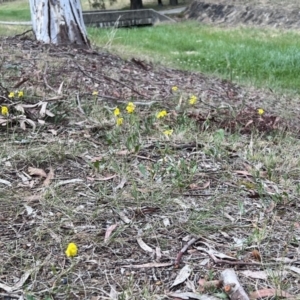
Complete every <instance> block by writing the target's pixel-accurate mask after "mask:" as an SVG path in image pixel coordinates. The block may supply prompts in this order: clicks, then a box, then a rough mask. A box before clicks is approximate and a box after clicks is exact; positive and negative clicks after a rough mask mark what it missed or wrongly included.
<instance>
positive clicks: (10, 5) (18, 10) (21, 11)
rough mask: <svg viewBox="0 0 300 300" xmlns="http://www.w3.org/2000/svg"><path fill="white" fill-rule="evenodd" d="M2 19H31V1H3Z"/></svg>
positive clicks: (1, 8) (0, 5)
mask: <svg viewBox="0 0 300 300" xmlns="http://www.w3.org/2000/svg"><path fill="white" fill-rule="evenodd" d="M0 21H30V8H29V1H20V0H19V1H12V2H3V3H1V4H0Z"/></svg>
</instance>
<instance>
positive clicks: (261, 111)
mask: <svg viewBox="0 0 300 300" xmlns="http://www.w3.org/2000/svg"><path fill="white" fill-rule="evenodd" d="M264 112H265V111H264V110H263V109H262V108H259V109H258V110H257V113H258V114H259V115H260V116H262V115H263V114H264Z"/></svg>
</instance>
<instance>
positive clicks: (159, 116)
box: [156, 110, 167, 119]
mask: <svg viewBox="0 0 300 300" xmlns="http://www.w3.org/2000/svg"><path fill="white" fill-rule="evenodd" d="M166 115H167V111H166V110H161V111H160V112H158V113H157V115H156V118H157V119H160V118H163V117H165V116H166Z"/></svg>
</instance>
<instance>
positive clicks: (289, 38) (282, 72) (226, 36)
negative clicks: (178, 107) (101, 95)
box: [89, 22, 300, 92]
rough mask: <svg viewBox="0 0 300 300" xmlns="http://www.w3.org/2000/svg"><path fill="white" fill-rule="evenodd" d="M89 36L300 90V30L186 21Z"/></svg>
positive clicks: (131, 51) (121, 49) (185, 65)
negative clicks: (299, 72) (210, 24)
mask: <svg viewBox="0 0 300 300" xmlns="http://www.w3.org/2000/svg"><path fill="white" fill-rule="evenodd" d="M89 34H90V37H91V39H92V40H93V41H94V42H95V43H96V44H97V45H99V46H109V47H108V48H109V49H110V50H112V51H116V52H118V53H127V55H128V56H130V55H131V56H132V55H135V56H137V57H150V58H151V59H152V60H154V61H156V62H158V63H163V64H169V65H172V66H173V67H176V68H180V69H185V70H192V71H201V72H204V73H209V74H214V75H219V76H222V77H224V78H226V79H230V80H234V81H237V82H239V83H247V84H251V85H255V86H258V87H269V88H272V89H280V90H282V89H283V90H292V91H297V92H298V91H299V90H300V86H299V80H298V70H299V69H300V39H299V33H298V32H296V31H281V30H275V29H266V28H243V27H240V28H220V27H212V26H206V25H202V24H200V23H197V22H181V23H177V24H163V25H159V26H154V27H143V28H140V27H139V28H130V29H128V28H127V29H118V30H112V29H95V28H89Z"/></svg>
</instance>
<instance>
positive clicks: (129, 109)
mask: <svg viewBox="0 0 300 300" xmlns="http://www.w3.org/2000/svg"><path fill="white" fill-rule="evenodd" d="M126 110H127V112H128V113H129V114H132V113H133V112H134V110H135V105H134V103H133V102H129V103H128V104H127V106H126Z"/></svg>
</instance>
